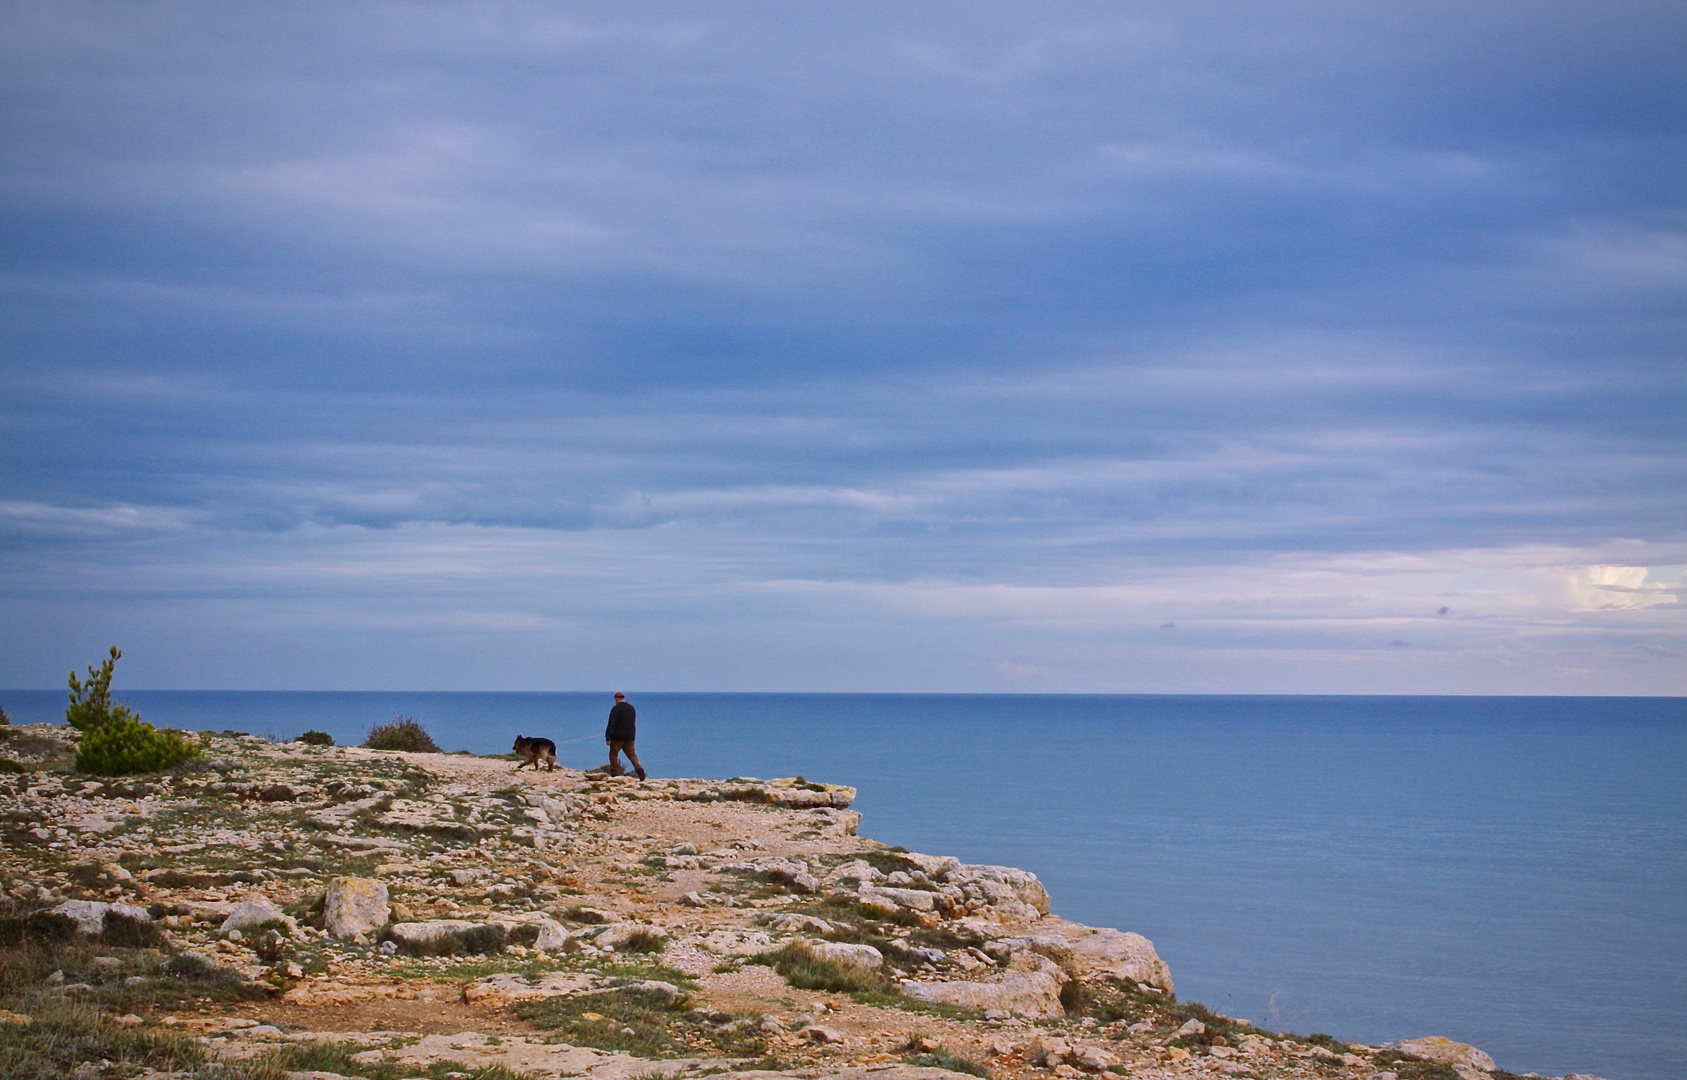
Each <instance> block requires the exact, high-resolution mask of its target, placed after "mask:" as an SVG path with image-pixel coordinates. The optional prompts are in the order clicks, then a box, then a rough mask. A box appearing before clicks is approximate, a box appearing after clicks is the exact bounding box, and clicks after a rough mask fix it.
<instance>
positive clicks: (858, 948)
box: [808, 941, 885, 971]
mask: <svg viewBox="0 0 1687 1080" xmlns="http://www.w3.org/2000/svg"><path fill="white" fill-rule="evenodd" d="M808 950H809V952H811V953H813V954H814V956H815V958H816V959H818V960H825V961H828V962H829V963H833V964H836V965H838V966H839V967H842V968H855V969H857V970H860V971H878V970H879V969H880V968H882V967H884V962H885V958H884V953H881V952H880V951H879V950H877V949H875V948H873V947H872V946H871V945H851V944H848V943H846V942H841V941H817V942H815V943H813V944H812V945H810V946H809V947H808Z"/></svg>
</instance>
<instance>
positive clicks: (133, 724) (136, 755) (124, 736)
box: [76, 706, 198, 776]
mask: <svg viewBox="0 0 1687 1080" xmlns="http://www.w3.org/2000/svg"><path fill="white" fill-rule="evenodd" d="M119 708H122V706H119ZM126 711H127V710H125V712H126ZM196 753H198V751H197V750H195V749H194V748H193V744H192V743H190V742H188V741H187V740H186V739H185V738H183V737H182V735H181V733H180V732H176V731H159V730H158V729H157V728H155V727H153V726H152V725H151V724H147V723H143V722H142V721H140V720H137V719H135V718H134V717H133V715H130V716H123V717H118V716H113V717H112V718H111V719H109V720H107V721H106V722H105V723H104V724H101V725H100V726H98V727H95V728H93V729H91V730H89V731H88V732H87V733H86V734H84V735H83V736H82V739H81V741H80V742H78V743H77V744H76V771H77V772H84V773H92V774H93V775H95V776H124V775H126V774H128V773H143V772H158V771H159V770H161V769H167V768H169V767H170V766H171V765H174V764H175V763H176V762H178V761H182V760H183V759H185V758H190V757H192V756H193V755H194V754H196Z"/></svg>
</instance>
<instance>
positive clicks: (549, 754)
mask: <svg viewBox="0 0 1687 1080" xmlns="http://www.w3.org/2000/svg"><path fill="white" fill-rule="evenodd" d="M511 749H512V750H514V751H515V752H516V753H518V754H521V755H522V756H523V757H525V758H526V759H527V760H526V761H520V762H517V763H516V769H517V770H520V768H521V767H522V766H523V765H531V766H533V771H534V772H538V771H539V763H540V762H541V761H542V762H544V763H545V764H546V765H547V766H549V768H548V769H547V770H546V771H547V772H556V743H554V742H552V741H551V740H549V739H529V738H528V737H527V736H526V735H517V736H516V737H515V745H514V746H513V747H511Z"/></svg>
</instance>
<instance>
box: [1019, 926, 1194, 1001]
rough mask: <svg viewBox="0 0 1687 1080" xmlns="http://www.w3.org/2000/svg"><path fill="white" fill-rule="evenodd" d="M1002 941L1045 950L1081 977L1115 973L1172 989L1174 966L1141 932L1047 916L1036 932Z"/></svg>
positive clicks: (1117, 975)
mask: <svg viewBox="0 0 1687 1080" xmlns="http://www.w3.org/2000/svg"><path fill="white" fill-rule="evenodd" d="M1002 943H1003V944H1005V945H1011V947H1013V948H1016V949H1017V948H1029V949H1032V950H1034V951H1036V952H1039V953H1042V954H1043V955H1044V956H1047V957H1048V958H1049V959H1051V960H1053V961H1054V962H1055V963H1057V964H1059V965H1060V966H1061V967H1062V968H1063V969H1065V970H1066V972H1067V973H1069V974H1071V975H1073V976H1076V977H1078V978H1085V979H1088V978H1098V977H1105V976H1112V977H1113V978H1116V979H1125V980H1128V981H1130V982H1134V983H1139V984H1141V985H1143V986H1152V987H1157V988H1158V989H1160V990H1164V991H1165V992H1166V993H1168V994H1169V993H1171V992H1172V973H1171V969H1170V968H1169V967H1167V966H1166V962H1165V961H1164V960H1161V959H1160V955H1159V954H1158V953H1156V952H1155V951H1154V943H1153V942H1151V941H1149V940H1148V939H1147V938H1145V937H1143V936H1142V935H1141V934H1131V933H1125V932H1122V931H1119V930H1112V929H1096V928H1094V927H1089V926H1083V925H1081V924H1079V923H1071V922H1067V921H1066V920H1065V919H1057V918H1046V919H1040V920H1038V922H1037V933H1035V934H1031V935H1028V936H1025V937H1020V938H1007V939H1004V941H1003V942H1002Z"/></svg>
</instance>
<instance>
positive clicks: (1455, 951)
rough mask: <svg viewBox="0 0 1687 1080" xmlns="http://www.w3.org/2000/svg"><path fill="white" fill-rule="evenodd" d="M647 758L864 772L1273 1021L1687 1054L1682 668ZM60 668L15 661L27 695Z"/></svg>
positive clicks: (836, 711) (928, 816)
mask: <svg viewBox="0 0 1687 1080" xmlns="http://www.w3.org/2000/svg"><path fill="white" fill-rule="evenodd" d="M627 693H628V696H629V699H630V700H631V701H632V702H633V703H634V705H635V706H637V708H638V716H639V720H638V723H639V729H638V730H639V738H638V748H639V753H640V756H641V758H642V759H643V761H644V764H645V767H646V768H647V769H649V771H650V773H651V774H652V775H653V776H718V777H728V776H757V777H775V776H793V775H802V776H806V777H807V778H809V779H810V780H823V781H828V782H834V783H844V784H849V785H852V786H854V787H856V788H857V789H859V796H858V798H857V800H856V803H855V809H857V810H860V811H861V812H862V814H863V815H864V816H863V820H862V823H861V833H862V835H864V836H870V837H873V838H875V839H878V840H882V841H884V842H885V843H888V844H900V845H903V846H906V847H908V848H911V849H913V850H916V851H925V852H932V853H938V854H952V855H957V856H959V857H960V858H962V859H963V860H966V861H968V862H980V863H996V864H1003V865H1008V866H1018V867H1024V868H1026V869H1029V870H1032V871H1034V872H1035V873H1036V874H1037V875H1038V876H1039V877H1040V878H1041V879H1042V880H1043V882H1044V884H1046V885H1047V886H1048V889H1049V892H1050V893H1051V894H1052V896H1053V898H1054V911H1055V913H1057V914H1059V915H1063V916H1065V917H1067V918H1069V919H1074V920H1077V921H1079V922H1084V923H1089V924H1092V925H1096V926H1113V927H1119V928H1121V929H1125V930H1134V931H1136V932H1138V933H1141V934H1143V935H1145V936H1147V937H1148V938H1150V939H1151V940H1152V941H1153V942H1154V945H1155V947H1156V949H1157V950H1158V951H1159V953H1160V955H1161V956H1162V957H1163V958H1164V959H1165V960H1166V962H1167V963H1168V964H1169V965H1170V966H1171V971H1172V976H1173V979H1174V980H1175V982H1176V985H1177V994H1178V996H1179V997H1180V998H1183V999H1186V1000H1196V1001H1201V1002H1204V1003H1205V1004H1207V1005H1208V1006H1209V1007H1211V1008H1213V1009H1215V1010H1218V1011H1220V1012H1224V1013H1228V1014H1230V1015H1234V1016H1241V1017H1246V1018H1247V1019H1249V1020H1251V1021H1253V1022H1254V1023H1256V1024H1259V1025H1263V1026H1266V1027H1269V1028H1272V1029H1276V1030H1287V1031H1294V1032H1299V1033H1302V1034H1307V1033H1311V1032H1326V1033H1328V1034H1331V1035H1334V1036H1336V1037H1338V1038H1342V1039H1349V1040H1358V1041H1363V1042H1367V1043H1380V1042H1386V1041H1393V1040H1398V1039H1406V1038H1412V1037H1415V1036H1419V1035H1445V1036H1448V1037H1449V1038H1453V1039H1458V1040H1460V1041H1463V1042H1468V1043H1471V1044H1473V1045H1475V1046H1478V1047H1481V1048H1482V1049H1484V1050H1486V1051H1488V1052H1489V1053H1490V1054H1492V1055H1493V1056H1494V1058H1495V1060H1496V1061H1497V1062H1498V1063H1499V1066H1500V1067H1501V1068H1504V1069H1508V1070H1511V1071H1512V1072H1517V1073H1527V1072H1536V1073H1540V1074H1542V1075H1544V1076H1560V1075H1562V1074H1564V1073H1568V1072H1578V1073H1584V1074H1595V1075H1597V1076H1600V1077H1604V1078H1606V1080H1682V1078H1687V1026H1684V1024H1683V1017H1684V1016H1687V698H1562V697H1512V698H1507V697H1458V698H1454V697H1255V696H1222V697H1204V696H1112V695H1109V696H1080V695H949V694H943V695H874V694H682V693H639V692H636V691H635V690H632V689H628V691H627ZM116 696H117V698H118V699H119V700H122V701H125V702H127V703H128V704H129V705H131V706H132V707H134V708H136V709H138V710H139V712H140V713H141V715H142V717H143V718H144V719H146V720H149V721H152V722H154V723H157V724H159V725H160V726H169V727H178V728H184V729H191V730H206V729H209V730H217V731H222V730H236V731H245V732H249V733H251V734H254V735H262V736H266V737H270V738H275V739H287V738H291V737H293V736H295V735H298V734H299V733H300V732H303V731H305V730H307V729H312V728H314V729H317V730H321V731H326V732H328V733H329V734H331V735H333V736H334V738H335V739H336V740H337V741H339V742H343V743H344V742H357V741H359V740H361V738H362V737H363V736H364V734H365V733H366V732H367V730H368V729H369V728H370V727H371V726H372V725H374V724H376V723H379V722H382V721H385V720H388V719H390V718H391V717H392V716H393V715H394V714H398V713H402V714H404V715H408V716H411V717H414V718H415V719H416V720H417V721H418V722H419V723H420V724H421V725H422V726H423V727H424V728H426V729H427V730H428V731H429V732H430V733H431V734H432V735H433V736H434V738H435V739H436V740H437V741H438V742H439V744H440V745H441V746H442V747H444V748H445V749H447V750H470V751H474V752H476V753H488V754H489V753H502V752H506V751H508V750H509V749H510V744H511V743H512V742H513V741H514V739H515V737H516V736H517V735H542V736H546V737H548V738H551V739H553V740H555V741H556V743H557V749H558V757H559V760H560V761H561V762H562V763H563V764H566V765H569V766H574V767H585V766H590V765H594V764H597V763H599V762H600V761H601V760H602V759H603V758H604V747H603V742H602V732H603V724H604V719H605V717H606V715H607V713H608V710H609V706H610V704H611V701H610V696H609V694H608V693H607V692H604V693H406V692H370V693H339V692H269V693H247V692H233V691H133V692H129V693H119V694H117V695H116ZM63 706H64V694H63V691H0V707H4V708H5V709H6V710H7V711H8V712H9V713H10V714H11V715H12V717H13V721H14V722H16V723H23V722H34V721H47V720H51V721H55V722H62V721H63Z"/></svg>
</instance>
